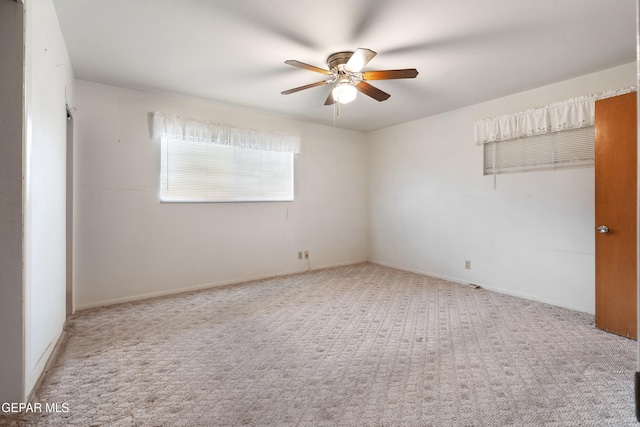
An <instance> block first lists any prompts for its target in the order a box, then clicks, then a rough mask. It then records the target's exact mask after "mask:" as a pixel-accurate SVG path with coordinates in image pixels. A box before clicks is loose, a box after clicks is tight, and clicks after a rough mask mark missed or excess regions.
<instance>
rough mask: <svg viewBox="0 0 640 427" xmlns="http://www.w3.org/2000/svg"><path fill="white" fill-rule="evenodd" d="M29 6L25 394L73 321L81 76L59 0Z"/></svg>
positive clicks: (27, 23) (25, 152)
mask: <svg viewBox="0 0 640 427" xmlns="http://www.w3.org/2000/svg"><path fill="white" fill-rule="evenodd" d="M25 7H26V30H27V31H26V52H25V55H26V61H25V72H26V74H25V104H26V115H25V119H26V123H25V126H26V139H25V151H24V155H25V157H24V162H23V167H24V179H25V182H24V191H25V199H24V309H25V314H24V316H25V318H24V334H25V360H24V375H25V380H24V381H25V385H24V398H26V397H27V396H28V394H29V393H30V392H31V390H32V389H33V387H34V385H35V384H36V382H37V380H38V378H39V376H40V374H41V373H42V371H43V369H44V367H45V364H46V362H47V360H48V359H49V356H50V355H51V352H52V351H53V349H54V347H55V345H56V343H57V342H58V339H59V337H60V336H61V334H62V328H63V326H64V322H65V286H66V255H65V248H66V237H65V230H66V225H65V218H66V217H65V215H66V206H65V205H66V184H65V177H66V104H67V103H68V104H70V105H73V103H72V95H73V94H72V89H73V82H74V77H73V70H72V69H71V64H70V61H69V57H68V54H67V49H66V46H65V42H64V40H63V38H62V33H61V31H60V27H59V24H58V19H57V16H56V12H55V9H54V7H53V3H52V2H51V0H38V1H27V2H25Z"/></svg>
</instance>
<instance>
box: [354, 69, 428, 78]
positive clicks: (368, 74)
mask: <svg viewBox="0 0 640 427" xmlns="http://www.w3.org/2000/svg"><path fill="white" fill-rule="evenodd" d="M417 75H418V70H416V69H415V68H405V69H404V70H380V71H365V72H363V73H362V78H363V79H364V80H389V79H413V78H414V77H415V76H417Z"/></svg>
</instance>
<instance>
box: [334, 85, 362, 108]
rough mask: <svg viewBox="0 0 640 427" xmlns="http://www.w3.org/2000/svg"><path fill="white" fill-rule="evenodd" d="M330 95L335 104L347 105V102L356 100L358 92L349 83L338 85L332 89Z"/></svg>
mask: <svg viewBox="0 0 640 427" xmlns="http://www.w3.org/2000/svg"><path fill="white" fill-rule="evenodd" d="M331 93H332V95H333V99H335V100H336V102H339V103H341V104H348V103H349V102H351V101H353V100H354V99H356V94H357V93H358V90H357V89H356V88H355V87H353V86H352V85H350V84H349V83H340V84H339V85H338V86H336V87H335V88H334V89H333V91H332V92H331Z"/></svg>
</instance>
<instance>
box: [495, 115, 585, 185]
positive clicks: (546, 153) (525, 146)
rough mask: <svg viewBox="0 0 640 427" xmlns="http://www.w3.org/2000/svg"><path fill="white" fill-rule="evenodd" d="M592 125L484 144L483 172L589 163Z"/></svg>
mask: <svg viewBox="0 0 640 427" xmlns="http://www.w3.org/2000/svg"><path fill="white" fill-rule="evenodd" d="M594 141H595V128H594V127H593V126H589V127H584V128H579V129H571V130H565V131H561V132H554V133H548V134H543V135H535V136H529V137H524V138H517V139H509V140H505V141H494V142H489V143H485V144H483V145H484V174H485V175H489V174H497V173H505V172H522V171H529V170H540V169H555V168H561V167H576V166H585V165H592V164H593V159H594Z"/></svg>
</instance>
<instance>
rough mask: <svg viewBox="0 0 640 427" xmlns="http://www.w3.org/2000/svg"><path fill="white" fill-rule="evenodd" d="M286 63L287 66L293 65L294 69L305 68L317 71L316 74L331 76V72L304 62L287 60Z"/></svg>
mask: <svg viewBox="0 0 640 427" xmlns="http://www.w3.org/2000/svg"><path fill="white" fill-rule="evenodd" d="M284 63H285V64H287V65H293V66H294V67H298V68H304V69H305V70H309V71H315V72H316V73H320V74H331V71H329V70H325V69H324V68H319V67H315V66H313V65H309V64H305V63H304V62H300V61H296V60H295V59H287V60H286V61H284Z"/></svg>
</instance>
